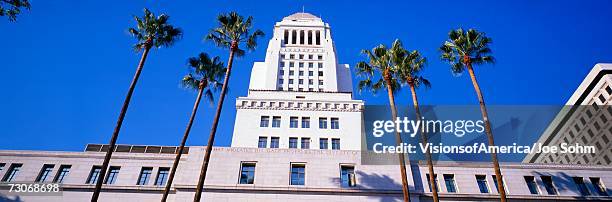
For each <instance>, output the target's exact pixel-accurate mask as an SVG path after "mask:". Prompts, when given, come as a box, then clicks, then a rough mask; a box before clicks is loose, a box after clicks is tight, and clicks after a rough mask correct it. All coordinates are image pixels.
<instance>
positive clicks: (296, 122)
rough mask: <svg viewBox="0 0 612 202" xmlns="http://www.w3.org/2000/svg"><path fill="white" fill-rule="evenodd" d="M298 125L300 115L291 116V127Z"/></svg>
mask: <svg viewBox="0 0 612 202" xmlns="http://www.w3.org/2000/svg"><path fill="white" fill-rule="evenodd" d="M297 127H298V117H290V118H289V128H297Z"/></svg>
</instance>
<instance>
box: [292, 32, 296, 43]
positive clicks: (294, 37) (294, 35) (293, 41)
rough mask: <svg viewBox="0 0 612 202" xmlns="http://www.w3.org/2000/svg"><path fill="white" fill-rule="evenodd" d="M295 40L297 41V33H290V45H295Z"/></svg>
mask: <svg viewBox="0 0 612 202" xmlns="http://www.w3.org/2000/svg"><path fill="white" fill-rule="evenodd" d="M296 40H297V31H295V30H293V31H291V44H297V43H296Z"/></svg>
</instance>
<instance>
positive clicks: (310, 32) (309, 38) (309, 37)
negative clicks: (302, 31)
mask: <svg viewBox="0 0 612 202" xmlns="http://www.w3.org/2000/svg"><path fill="white" fill-rule="evenodd" d="M308 45H312V30H309V31H308Z"/></svg>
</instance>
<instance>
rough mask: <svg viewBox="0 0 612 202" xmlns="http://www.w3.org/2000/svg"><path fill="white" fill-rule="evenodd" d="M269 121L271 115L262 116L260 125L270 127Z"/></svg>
mask: <svg viewBox="0 0 612 202" xmlns="http://www.w3.org/2000/svg"><path fill="white" fill-rule="evenodd" d="M269 123H270V117H269V116H261V121H260V122H259V127H268V124H269Z"/></svg>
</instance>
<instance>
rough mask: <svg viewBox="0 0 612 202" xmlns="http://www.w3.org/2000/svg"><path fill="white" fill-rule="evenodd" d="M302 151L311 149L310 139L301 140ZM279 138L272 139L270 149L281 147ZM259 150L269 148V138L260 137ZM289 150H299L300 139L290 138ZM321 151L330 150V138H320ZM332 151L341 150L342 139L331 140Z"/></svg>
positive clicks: (303, 138)
mask: <svg viewBox="0 0 612 202" xmlns="http://www.w3.org/2000/svg"><path fill="white" fill-rule="evenodd" d="M300 140H301V141H300V145H299V146H300V147H299V148H300V149H310V138H309V137H302V138H301V139H300ZM279 141H280V138H279V137H270V148H278V147H279ZM257 147H258V148H268V137H265V136H260V137H259V140H258V143H257ZM289 148H290V149H297V148H298V138H297V137H289ZM319 149H329V138H319ZM331 149H332V150H340V138H331Z"/></svg>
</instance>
